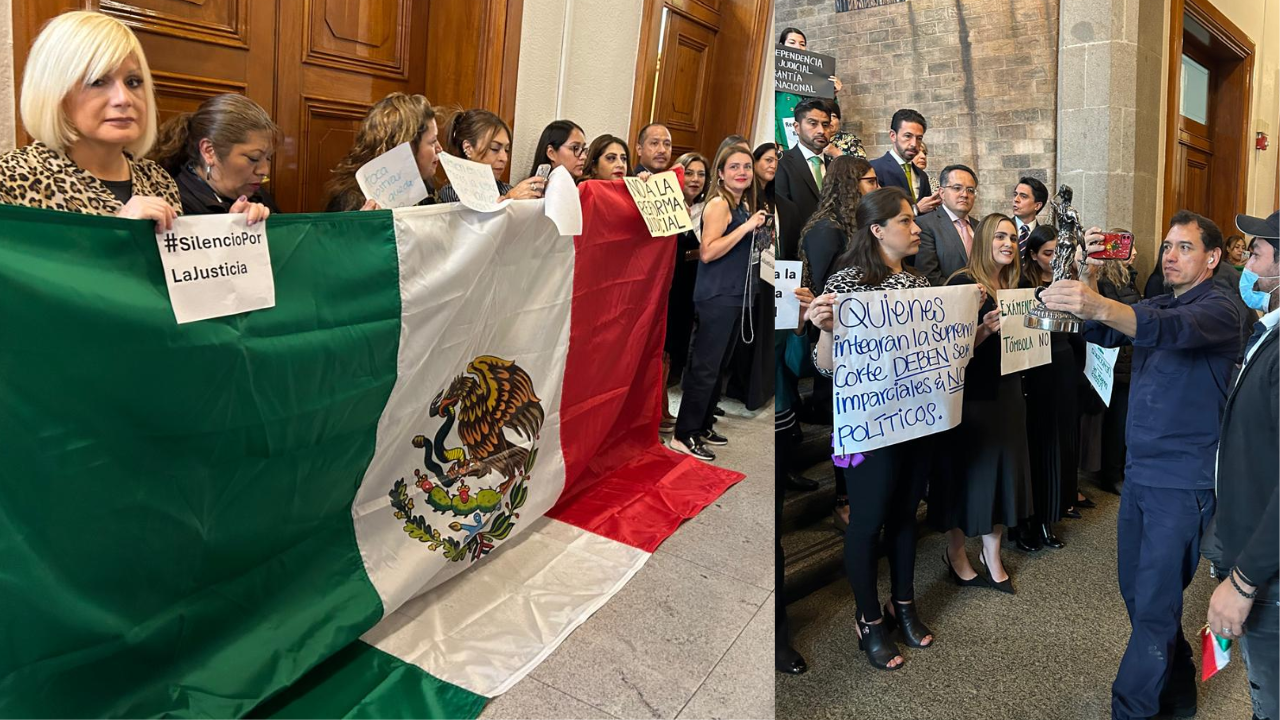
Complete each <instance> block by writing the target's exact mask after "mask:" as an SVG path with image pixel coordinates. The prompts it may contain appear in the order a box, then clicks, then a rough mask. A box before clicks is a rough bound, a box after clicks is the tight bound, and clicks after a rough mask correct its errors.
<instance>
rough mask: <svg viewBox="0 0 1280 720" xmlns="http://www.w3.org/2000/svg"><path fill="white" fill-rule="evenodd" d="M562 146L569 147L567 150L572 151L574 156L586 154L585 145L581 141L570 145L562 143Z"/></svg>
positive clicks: (584, 155)
mask: <svg viewBox="0 0 1280 720" xmlns="http://www.w3.org/2000/svg"><path fill="white" fill-rule="evenodd" d="M563 147H566V148H569V152H571V153H573V154H574V156H575V157H586V156H587V146H586V145H583V144H582V143H573V144H572V145H564V146H563Z"/></svg>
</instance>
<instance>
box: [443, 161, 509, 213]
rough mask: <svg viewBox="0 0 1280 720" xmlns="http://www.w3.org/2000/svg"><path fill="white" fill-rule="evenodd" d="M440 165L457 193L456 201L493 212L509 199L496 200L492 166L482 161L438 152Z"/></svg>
mask: <svg viewBox="0 0 1280 720" xmlns="http://www.w3.org/2000/svg"><path fill="white" fill-rule="evenodd" d="M439 157H440V166H441V167H443V168H444V174H445V177H447V178H449V184H450V185H452V186H453V190H454V192H456V193H457V194H458V201H459V202H461V203H462V204H463V205H465V206H466V207H469V208H471V209H472V210H477V211H479V212H494V211H496V210H501V209H502V208H504V207H506V206H507V204H508V203H510V202H511V201H510V200H498V197H499V196H498V183H497V181H495V180H494V178H493V168H491V167H489V166H488V165H485V164H484V163H478V162H471V161H470V160H463V159H462V158H456V157H454V156H452V155H450V154H449V153H443V152H442V153H440V155H439Z"/></svg>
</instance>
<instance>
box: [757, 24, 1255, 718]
mask: <svg viewBox="0 0 1280 720" xmlns="http://www.w3.org/2000/svg"><path fill="white" fill-rule="evenodd" d="M780 42H782V43H784V44H789V45H792V46H796V47H805V40H804V35H803V33H802V32H801V31H799V30H798V29H796V28H787V29H785V30H784V31H783V35H782V37H781V38H780ZM792 107H793V108H794V109H793V113H794V130H795V134H796V137H797V143H796V145H795V146H794V147H790V148H788V149H786V150H785V151H784V152H783V154H782V159H781V161H780V163H779V171H778V178H777V181H776V183H777V187H778V194H779V207H780V208H781V209H782V211H787V210H788V209H789V210H792V211H794V212H796V213H797V214H798V218H796V219H793V220H791V221H790V222H789V223H788V222H785V221H784V222H782V227H784V228H785V227H788V226H790V227H794V226H797V225H799V226H800V227H801V228H802V230H801V232H800V233H799V235H798V237H787V236H786V235H785V233H784V237H783V238H782V241H781V243H780V247H781V248H783V250H784V252H785V253H786V256H785V258H784V259H798V260H800V261H801V262H802V263H803V281H802V282H803V285H804V287H802V288H801V289H799V290H797V291H796V296H797V297H798V299H799V300H800V302H801V307H802V313H803V317H802V318H800V319H799V322H798V323H797V327H796V329H795V330H794V331H781V332H780V333H779V335H778V337H777V340H776V342H777V368H778V370H777V372H778V379H777V385H778V394H777V399H776V408H777V417H778V424H777V429H776V431H777V432H776V445H777V447H778V453H777V457H778V462H777V466H776V468H775V472H776V474H777V484H778V487H779V488H780V492H781V490H782V489H784V488H785V489H786V490H789V491H793V492H804V491H813V490H814V489H816V487H817V486H818V484H817V483H815V482H814V481H813V480H811V479H809V478H806V477H804V476H803V475H802V474H801V471H802V469H803V468H802V467H801V466H800V464H799V463H798V462H796V460H795V456H796V449H797V445H798V442H799V440H800V439H801V433H800V432H799V431H798V427H799V422H798V419H804V420H806V421H810V422H813V423H814V424H817V425H820V426H822V425H830V423H831V393H832V389H831V384H830V383H831V381H830V377H831V374H832V369H833V363H834V360H833V357H832V331H833V327H834V306H835V303H836V301H837V295H838V294H841V293H862V292H880V291H887V290H903V289H910V288H924V287H930V286H935V287H940V286H951V285H974V284H976V285H977V286H978V287H979V289H980V290H979V293H980V297H981V298H982V305H981V308H980V310H979V312H978V316H977V317H976V318H974V320H975V323H976V328H977V332H976V335H975V338H974V350H973V355H972V358H971V360H970V362H969V364H968V367H967V370H966V376H965V388H964V398H963V412H962V415H961V420H960V423H959V425H958V426H957V427H955V428H953V429H951V430H947V431H944V432H941V433H937V434H934V435H927V436H924V437H920V438H916V439H913V440H908V441H905V442H900V443H898V444H895V445H891V446H889V447H886V448H881V449H879V450H875V451H872V452H869V453H866V454H857V455H853V456H835V457H833V458H832V463H831V468H832V471H833V472H834V473H835V480H836V482H835V486H836V492H835V497H834V508H833V521H834V526H835V528H836V530H837V531H839V532H842V533H843V534H844V566H845V571H846V574H847V577H848V581H849V583H850V585H851V586H852V590H853V596H854V605H855V608H854V611H855V612H856V619H857V630H858V637H859V648H860V649H861V650H863V651H864V652H865V654H866V656H867V659H868V661H869V662H870V664H871V665H872V666H874V667H875V668H878V669H882V670H896V669H898V668H900V667H902V666H903V664H904V661H905V660H906V657H907V656H906V655H905V654H904V653H903V652H902V651H901V650H900V649H899V646H898V645H897V643H896V642H895V639H894V638H895V631H897V630H900V635H898V636H897V637H900V638H901V641H902V643H903V644H904V645H905V646H906V647H907V648H911V649H923V648H928V647H929V646H931V645H932V644H933V642H934V640H935V639H936V636H935V634H934V632H933V630H931V629H930V627H929V626H928V625H926V623H925V622H924V620H923V619H922V618H921V617H920V614H919V613H918V612H917V611H916V609H915V604H914V600H915V592H914V583H913V574H914V570H915V564H916V558H915V555H916V552H915V539H916V530H915V528H916V520H917V509H918V508H919V506H920V503H921V502H925V503H926V505H927V512H926V522H927V523H928V525H929V526H931V527H932V528H933V529H934V530H937V531H939V532H942V533H945V535H946V538H947V543H946V551H945V553H944V556H943V557H942V558H941V564H942V566H944V567H945V568H946V572H947V573H948V575H949V576H950V578H951V580H952V581H953V582H954V583H955V584H957V585H960V586H963V587H985V588H991V589H994V590H997V591H999V592H1004V593H1009V594H1013V593H1015V592H1016V587H1015V584H1014V579H1013V578H1012V577H1011V576H1010V574H1009V572H1008V570H1007V569H1006V568H1005V566H1004V563H1003V562H1002V560H1001V552H1002V547H1004V546H1005V544H1006V538H1007V542H1008V544H1009V545H1011V546H1013V547H1017V548H1019V549H1020V550H1021V551H1025V552H1039V551H1041V550H1043V549H1044V548H1052V549H1061V548H1063V547H1065V546H1066V543H1065V542H1064V541H1063V540H1062V539H1061V537H1059V534H1058V532H1057V531H1056V529H1055V526H1056V525H1057V524H1058V523H1060V522H1061V521H1063V520H1064V519H1067V518H1080V517H1081V509H1088V508H1094V507H1096V504H1095V503H1094V502H1093V501H1091V500H1090V499H1088V498H1087V497H1086V496H1085V495H1084V494H1083V493H1082V492H1081V488H1080V486H1079V484H1078V478H1079V477H1081V475H1082V473H1083V474H1084V476H1085V477H1090V476H1091V477H1092V478H1093V479H1094V480H1095V482H1096V483H1097V485H1098V486H1099V487H1100V488H1101V489H1103V490H1105V491H1109V492H1113V493H1119V494H1120V495H1121V500H1120V511H1119V518H1118V548H1117V565H1118V573H1119V577H1120V588H1121V595H1122V596H1123V599H1124V602H1125V606H1126V608H1127V610H1128V613H1129V618H1130V621H1131V625H1132V629H1133V630H1132V635H1131V637H1130V638H1129V642H1128V649H1127V650H1126V652H1125V653H1124V656H1123V657H1122V658H1120V659H1119V667H1118V670H1117V674H1116V680H1115V683H1114V685H1113V688H1112V711H1113V717H1115V718H1139V717H1142V718H1146V717H1151V716H1154V715H1156V714H1157V713H1165V712H1177V713H1184V712H1187V711H1188V710H1194V707H1195V694H1196V687H1195V685H1196V683H1195V679H1194V665H1193V664H1192V660H1191V647H1190V645H1189V644H1188V643H1187V641H1186V639H1185V638H1184V637H1183V635H1182V630H1181V627H1182V623H1181V620H1182V593H1183V590H1184V589H1185V588H1186V587H1187V586H1188V584H1189V583H1190V582H1191V579H1192V577H1193V574H1194V572H1195V570H1196V567H1197V564H1198V561H1199V559H1200V555H1201V548H1202V541H1203V543H1204V545H1205V547H1208V546H1210V545H1212V546H1213V547H1214V548H1215V550H1214V554H1212V555H1211V554H1210V552H1208V551H1207V550H1206V552H1205V555H1206V557H1210V559H1211V560H1212V561H1213V566H1214V567H1215V568H1217V572H1216V575H1217V577H1219V578H1224V579H1225V580H1227V581H1229V582H1227V581H1224V582H1222V584H1221V585H1220V586H1219V587H1218V590H1217V592H1216V593H1215V595H1214V598H1213V603H1212V604H1211V606H1210V608H1209V610H1208V620H1209V627H1210V628H1211V629H1212V631H1213V632H1214V633H1215V634H1216V635H1218V636H1219V637H1224V638H1231V639H1235V640H1240V641H1244V642H1245V658H1246V662H1247V664H1248V666H1249V675H1250V679H1251V683H1252V689H1253V694H1254V699H1255V711H1256V717H1260V718H1276V717H1277V714H1276V710H1275V703H1276V696H1275V688H1276V681H1277V678H1276V675H1277V666H1276V654H1277V647H1276V646H1277V642H1276V625H1275V620H1276V616H1277V603H1278V602H1280V594H1278V593H1277V591H1276V585H1277V556H1278V555H1280V541H1278V538H1277V535H1278V532H1280V529H1278V526H1277V519H1276V502H1277V483H1278V482H1280V480H1278V474H1277V471H1276V462H1277V460H1276V437H1277V430H1276V427H1277V424H1276V423H1277V418H1276V415H1277V413H1276V403H1277V393H1276V384H1277V368H1276V362H1275V337H1276V332H1275V331H1274V326H1275V324H1276V319H1277V315H1278V313H1277V312H1276V308H1277V297H1276V293H1275V289H1276V287H1277V285H1280V270H1277V267H1276V264H1275V247H1276V243H1277V240H1276V237H1277V235H1278V234H1280V233H1277V230H1276V218H1277V216H1276V215H1272V216H1271V217H1270V218H1268V219H1267V220H1262V219H1258V218H1251V217H1248V216H1243V215H1242V216H1240V217H1239V218H1238V219H1237V224H1238V226H1239V230H1240V232H1241V235H1238V236H1235V237H1234V238H1233V239H1232V240H1231V241H1227V240H1224V238H1223V234H1222V232H1221V230H1220V229H1219V228H1218V227H1217V226H1216V225H1215V224H1214V223H1213V222H1212V221H1211V220H1209V219H1208V218H1205V217H1203V216H1200V215H1198V214H1196V213H1193V212H1189V211H1185V210H1184V211H1180V212H1178V213H1176V214H1174V215H1173V217H1172V220H1171V222H1170V226H1169V228H1168V232H1167V234H1166V235H1165V237H1164V239H1163V241H1162V242H1161V243H1160V258H1159V260H1158V262H1157V271H1158V276H1157V277H1156V278H1155V280H1154V285H1153V284H1150V283H1149V284H1148V286H1147V288H1146V291H1145V293H1140V292H1139V290H1138V283H1137V273H1136V271H1135V270H1134V269H1133V261H1134V258H1135V256H1136V255H1134V254H1131V255H1130V257H1129V258H1128V259H1127V260H1101V259H1095V258H1090V257H1086V256H1085V254H1084V251H1081V252H1080V254H1079V255H1078V256H1077V257H1076V258H1075V261H1076V262H1077V263H1078V266H1079V268H1080V278H1079V279H1078V280H1061V279H1060V280H1059V281H1058V282H1054V277H1053V270H1052V264H1053V259H1054V256H1055V252H1056V249H1057V247H1056V246H1057V244H1058V239H1059V231H1058V228H1055V227H1053V226H1051V225H1049V224H1046V223H1044V222H1042V221H1041V220H1040V218H1041V217H1042V216H1043V215H1045V214H1046V205H1047V203H1048V200H1049V193H1048V189H1047V188H1046V187H1045V185H1044V183H1043V182H1042V180H1041V179H1039V178H1037V177H1036V176H1035V175H1036V173H1028V175H1027V176H1026V177H1022V178H1020V179H1019V181H1018V182H1017V183H1016V184H1015V185H1014V187H1012V188H1009V189H1001V190H1000V192H1002V193H1003V192H1009V193H1010V198H1011V199H1010V203H1009V206H1008V207H1009V213H1008V214H1007V215H1006V214H1002V213H991V214H987V215H985V216H981V217H980V216H975V215H974V214H973V213H974V210H975V202H976V199H977V197H978V193H979V177H978V173H977V172H976V171H975V170H974V169H973V168H971V167H969V166H966V165H964V164H960V163H952V164H948V165H946V166H945V167H943V168H942V170H941V171H940V173H939V174H938V176H937V178H936V182H934V181H932V180H931V178H930V176H929V174H928V173H927V172H926V169H927V167H928V165H927V161H926V160H925V145H924V137H925V135H926V133H927V131H928V122H927V119H926V118H925V117H923V116H922V115H921V114H920V113H918V112H916V111H915V110H911V109H901V110H898V111H897V112H896V113H894V115H893V117H892V120H891V122H890V127H889V128H888V129H889V134H888V137H889V142H890V147H889V149H888V150H887V151H886V152H885V153H884V154H883V155H882V156H880V157H877V158H874V159H871V160H867V159H865V157H863V153H861V152H841V151H832V150H831V146H832V144H833V138H835V137H837V136H838V135H839V134H840V132H841V128H840V126H839V124H838V122H839V120H838V118H839V117H840V111H839V109H838V106H836V105H835V103H834V102H833V101H831V100H829V99H824V98H801V99H798V100H797V101H796V102H794V103H793V104H792ZM854 146H855V147H857V148H859V149H860V148H861V144H860V143H856V144H855V145H854ZM1040 177H1044V175H1043V174H1040ZM783 200H789V201H790V203H789V204H788V203H786V202H784V201H783ZM1112 232H1124V230H1123V229H1122V228H1114V229H1113V230H1112ZM1246 236H1251V237H1252V240H1248V241H1246V239H1245V238H1246ZM1103 243H1104V237H1103V232H1102V230H1101V229H1100V228H1097V227H1094V228H1090V229H1089V230H1088V231H1087V232H1086V233H1085V237H1084V244H1085V251H1087V252H1093V251H1096V250H1098V249H1100V248H1102V247H1103ZM1246 248H1247V249H1246ZM1015 288H1043V290H1042V291H1040V292H1041V294H1040V297H1041V298H1042V299H1043V301H1044V303H1045V304H1046V306H1047V307H1048V308H1049V309H1051V310H1060V311H1067V312H1071V313H1074V314H1075V315H1077V316H1078V317H1079V318H1081V319H1082V320H1084V321H1086V322H1085V325H1084V331H1083V332H1081V333H1069V332H1053V333H1051V338H1050V341H1051V358H1052V359H1051V361H1050V362H1049V363H1048V364H1046V365H1041V366H1039V367H1034V368H1031V369H1029V370H1026V371H1024V372H1020V373H1010V374H1007V375H1001V371H1000V354H1001V350H1000V347H1001V346H1000V342H999V335H1000V331H1001V319H1000V310H999V309H998V306H997V304H996V295H997V293H998V292H999V291H1001V290H1010V289H1015ZM1144 296H1145V297H1144ZM1263 313H1266V314H1265V316H1263V317H1262V320H1261V321H1259V315H1260V314H1263ZM1255 326H1256V327H1255ZM1251 335H1252V336H1253V337H1254V338H1258V337H1264V338H1265V339H1264V340H1263V341H1262V342H1261V343H1258V342H1257V340H1253V341H1250V340H1249V338H1250V336H1251ZM1086 342H1089V343H1093V344H1096V345H1100V346H1102V347H1108V348H1110V347H1117V348H1120V349H1121V350H1120V352H1119V354H1118V355H1117V359H1116V366H1115V373H1114V389H1113V392H1112V400H1111V402H1110V404H1109V405H1107V404H1104V403H1103V402H1102V401H1101V399H1100V398H1099V397H1098V395H1097V394H1096V393H1095V392H1094V390H1093V389H1092V387H1091V386H1090V385H1089V384H1088V382H1087V380H1086V378H1085V376H1084V374H1083V369H1084V366H1085V350H1086V346H1085V343H1086ZM1254 343H1256V345H1255V344H1254ZM797 347H800V348H802V349H804V348H808V349H810V351H811V352H810V353H805V352H797V351H796V348H797ZM1255 347H1256V348H1258V349H1253V348H1255ZM806 356H808V357H806ZM810 359H811V362H812V365H811V366H810V365H808V364H807V363H806V362H805V361H806V360H810ZM1260 364H1261V369H1256V368H1258V366H1259V365H1260ZM1242 365H1243V371H1242V370H1241V368H1242ZM810 368H812V369H810ZM809 376H812V378H813V379H812V388H813V389H812V392H811V394H810V396H809V398H808V399H807V402H806V401H805V400H802V398H801V394H800V392H799V387H800V382H799V381H800V379H801V378H805V377H809ZM1249 383H1253V384H1255V385H1256V387H1257V390H1258V392H1257V395H1256V396H1253V397H1246V392H1248V391H1246V390H1244V389H1243V388H1242V384H1249ZM1233 388H1235V389H1233ZM1232 403H1234V407H1233V405H1232ZM1245 404H1247V405H1248V408H1247V409H1246V408H1245V407H1243V406H1244V405H1245ZM1233 409H1234V410H1235V412H1234V413H1233V412H1232V411H1233ZM1131 411H1132V412H1131ZM827 429H828V430H829V429H830V428H829V427H828V428H827ZM1233 436H1234V437H1233ZM1245 438H1255V439H1256V441H1257V442H1258V445H1253V446H1251V445H1244V444H1243V443H1244V442H1246V440H1245ZM1220 440H1221V448H1222V450H1223V451H1225V450H1226V448H1227V447H1229V446H1230V447H1233V448H1234V449H1233V450H1232V452H1231V453H1230V454H1229V455H1227V454H1226V453H1225V452H1221V451H1220V450H1219V448H1220V444H1219V443H1220ZM1227 457H1230V460H1229V461H1226V460H1225V458H1227ZM1215 463H1216V465H1215ZM1228 466H1230V467H1231V468H1232V469H1233V470H1238V471H1237V472H1226V468H1227V467H1228ZM1215 480H1216V483H1217V484H1216V493H1215ZM1122 483H1123V492H1121V485H1122ZM851 496H852V497H851ZM1228 498H1232V506H1231V510H1230V512H1229V513H1228V510H1227V502H1228ZM1218 502H1221V504H1220V505H1218V512H1217V520H1216V531H1215V530H1214V529H1212V528H1211V520H1213V518H1214V517H1215V512H1214V510H1215V504H1216V503H1218ZM972 538H980V544H979V545H978V547H977V550H978V553H977V555H978V563H977V564H978V566H980V569H978V568H975V564H974V563H973V562H971V560H970V556H969V551H968V548H967V547H966V546H967V543H966V540H967V539H972ZM881 555H884V556H885V557H886V559H887V561H888V567H889V573H890V582H891V585H890V587H891V593H890V598H889V602H888V603H884V604H882V603H881V600H882V598H880V597H879V596H878V594H877V589H876V588H877V567H878V560H879V557H880V556H881ZM777 562H778V563H779V564H780V565H781V564H782V563H783V562H784V560H783V558H782V557H781V547H780V546H779V549H778V557H777ZM778 579H779V589H780V591H781V588H782V582H781V580H782V571H781V570H779V571H778ZM1256 598H1265V601H1264V602H1259V601H1258V600H1257V599H1256ZM779 605H780V607H782V606H784V605H785V600H783V601H781V602H780V603H779ZM1250 607H1251V608H1252V612H1249V609H1250ZM776 665H777V669H778V670H779V671H780V672H788V673H801V672H804V671H805V670H806V669H807V665H806V664H805V661H804V659H803V657H802V656H801V655H800V654H799V653H798V652H797V651H796V650H795V649H794V648H792V647H791V645H790V642H789V635H788V628H787V620H786V614H785V611H782V610H780V611H779V615H778V644H777V657H776ZM1264 676H1266V677H1267V679H1266V680H1265V681H1263V680H1262V678H1263V677H1264ZM1180 716H1185V715H1180Z"/></svg>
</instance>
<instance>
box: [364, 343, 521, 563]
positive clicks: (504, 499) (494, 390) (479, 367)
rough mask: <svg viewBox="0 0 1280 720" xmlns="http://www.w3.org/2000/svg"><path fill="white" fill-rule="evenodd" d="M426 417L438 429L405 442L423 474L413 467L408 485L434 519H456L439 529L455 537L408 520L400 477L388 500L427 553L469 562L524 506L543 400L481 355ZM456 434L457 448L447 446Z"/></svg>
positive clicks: (503, 534)
mask: <svg viewBox="0 0 1280 720" xmlns="http://www.w3.org/2000/svg"><path fill="white" fill-rule="evenodd" d="M427 412H428V416H429V417H431V418H433V419H434V418H439V420H440V425H439V427H437V428H436V431H435V433H434V435H433V436H432V437H430V438H428V437H427V436H426V435H415V436H414V437H413V438H412V439H411V440H410V443H411V444H412V445H413V447H415V448H418V449H420V450H422V465H423V467H421V468H414V470H413V476H414V479H413V485H414V486H416V487H417V488H419V489H420V490H421V491H422V492H423V493H424V495H425V502H426V504H427V505H428V506H429V507H430V508H431V510H432V511H433V512H435V513H439V514H442V515H445V516H446V517H447V518H456V519H453V520H452V521H451V522H449V523H448V525H447V526H446V527H447V529H448V530H450V531H452V532H453V533H457V534H456V535H447V534H445V533H443V532H442V531H441V530H440V529H439V528H436V527H433V526H432V525H431V523H430V522H428V520H427V518H426V517H424V516H422V515H415V514H413V509H414V504H415V503H414V498H413V497H410V493H409V484H408V483H406V482H405V479H404V478H400V479H399V480H396V481H395V483H394V484H393V486H392V488H391V491H390V492H389V493H388V495H389V496H390V497H391V506H392V507H393V508H394V509H395V517H396V519H397V520H402V521H403V522H404V531H405V532H406V533H408V534H409V536H410V537H411V538H413V539H415V540H418V541H419V542H422V543H424V544H426V546H427V549H428V550H431V551H437V550H441V549H443V550H444V554H445V557H446V558H447V559H449V560H450V561H454V562H457V561H460V560H463V559H466V558H470V559H471V560H472V561H474V560H477V559H479V558H480V557H482V556H484V555H487V554H488V553H489V552H490V551H491V550H492V549H493V547H494V544H495V543H497V542H499V541H502V540H505V539H506V538H507V537H508V536H509V535H510V534H511V530H512V529H513V528H514V527H515V521H516V520H517V519H519V517H520V514H519V513H518V512H517V511H518V510H519V509H520V507H521V506H522V505H524V503H525V500H527V499H528V488H527V482H528V480H529V475H530V473H531V472H532V471H533V466H534V462H535V461H536V460H537V456H538V449H537V446H536V444H535V443H536V441H537V439H538V437H539V435H538V433H539V431H540V430H541V429H542V423H543V421H544V420H545V418H546V415H545V412H544V411H543V409H542V401H541V400H539V399H538V396H537V394H536V393H535V392H534V387H533V379H532V378H530V377H529V373H527V372H525V371H524V369H523V368H521V367H519V366H518V365H516V364H515V363H514V362H512V361H510V360H504V359H502V358H499V357H495V356H493V355H481V356H479V357H477V358H475V359H474V360H472V361H471V362H470V363H468V365H467V368H466V371H465V372H463V373H459V374H458V375H457V376H455V377H454V378H453V380H452V381H450V383H449V386H448V387H447V388H445V389H444V390H441V391H440V392H439V393H437V394H436V396H435V398H434V399H433V400H432V401H431V404H430V406H429V407H428V411H427ZM455 430H456V435H457V441H458V442H460V443H461V445H460V446H458V447H449V438H450V435H451V434H452V433H454V431H455ZM470 483H474V484H475V485H476V488H472V487H471V484H470ZM484 485H488V487H484Z"/></svg>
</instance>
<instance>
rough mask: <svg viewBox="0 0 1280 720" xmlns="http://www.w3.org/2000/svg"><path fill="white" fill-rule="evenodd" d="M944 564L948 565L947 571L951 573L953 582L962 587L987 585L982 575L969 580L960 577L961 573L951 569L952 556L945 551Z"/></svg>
mask: <svg viewBox="0 0 1280 720" xmlns="http://www.w3.org/2000/svg"><path fill="white" fill-rule="evenodd" d="M942 562H944V563H946V564H947V571H948V572H950V573H951V582H953V583H955V584H957V585H959V586H960V587H973V586H975V585H986V584H987V581H986V580H985V579H983V577H982V576H981V575H974V576H973V577H971V578H969V579H968V580H965V579H964V578H962V577H960V573H958V572H956V569H955V568H953V567H951V556H950V555H948V554H947V551H946V550H945V549H944V550H943V551H942Z"/></svg>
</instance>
